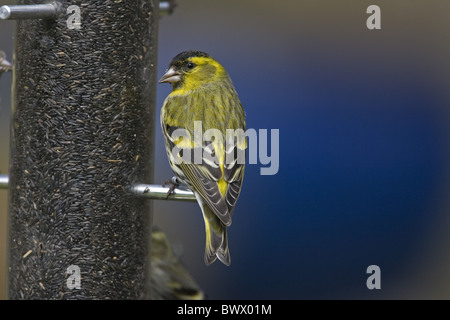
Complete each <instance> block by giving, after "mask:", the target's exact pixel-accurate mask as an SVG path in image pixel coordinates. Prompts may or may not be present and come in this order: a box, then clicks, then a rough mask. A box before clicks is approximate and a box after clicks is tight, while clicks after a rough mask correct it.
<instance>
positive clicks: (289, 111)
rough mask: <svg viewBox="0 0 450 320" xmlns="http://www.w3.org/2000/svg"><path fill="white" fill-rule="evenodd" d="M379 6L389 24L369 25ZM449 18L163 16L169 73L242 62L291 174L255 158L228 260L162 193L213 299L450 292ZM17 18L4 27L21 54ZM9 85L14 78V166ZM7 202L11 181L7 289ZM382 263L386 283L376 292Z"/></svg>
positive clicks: (248, 101) (194, 5)
mask: <svg viewBox="0 0 450 320" xmlns="http://www.w3.org/2000/svg"><path fill="white" fill-rule="evenodd" d="M6 3H11V2H8V1H3V0H0V5H1V4H6ZM372 4H376V5H378V6H380V8H381V30H368V29H367V27H366V19H367V18H368V17H369V15H368V14H366V9H367V7H368V6H369V5H372ZM449 13H450V2H449V1H448V0H442V1H440V0H433V1H425V0H403V1H401V0H397V1H387V0H386V1H382V0H379V1H365V0H340V1H335V0H309V1H286V0H284V1H283V0H281V1H267V0H258V1H256V0H248V1H211V0H178V7H177V8H176V9H175V12H174V13H173V15H171V16H165V17H163V18H162V19H161V20H160V26H159V57H158V59H159V65H158V70H159V71H158V76H162V74H163V73H164V70H165V68H166V67H167V65H168V63H169V61H170V59H171V58H172V57H173V56H175V55H176V54H177V53H179V52H181V51H183V50H187V49H198V50H203V51H206V52H208V53H210V54H211V55H212V56H213V57H215V58H216V59H217V60H219V61H220V62H221V63H222V64H223V65H224V66H225V68H226V69H227V71H228V72H229V74H230V76H231V78H232V80H233V82H234V84H235V86H236V89H237V91H238V93H239V96H240V98H241V101H242V103H243V105H244V108H245V110H246V113H247V126H248V128H254V129H256V130H258V129H269V130H270V129H279V130H280V170H279V172H278V173H277V174H276V175H274V176H261V175H260V173H259V170H260V167H261V166H260V165H248V166H247V168H246V176H245V179H244V186H243V191H242V194H241V197H240V199H239V201H238V204H237V208H236V211H235V213H234V215H233V224H232V226H231V227H230V228H229V245H230V251H231V258H232V264H231V266H230V267H229V268H227V267H225V266H223V265H221V264H220V263H215V264H213V265H212V266H210V267H206V266H205V265H204V263H203V252H204V241H205V239H204V238H205V235H204V225H203V220H202V217H201V213H200V209H199V208H198V206H197V205H196V204H194V203H174V202H165V201H156V202H155V203H154V223H155V224H156V225H158V226H159V227H161V228H162V229H163V230H164V231H165V232H166V233H167V235H168V238H169V239H170V241H171V242H172V244H173V245H174V247H175V249H176V251H177V252H178V253H179V254H180V256H181V259H182V261H183V262H184V264H185V265H186V267H187V268H188V269H189V271H190V272H191V273H192V275H193V277H194V278H195V279H196V281H197V282H198V283H199V285H200V287H201V288H202V289H203V290H204V291H205V293H206V295H207V297H208V298H211V299H330V298H333V299H358V298H368V299H372V298H373V299H379V298H382V299H405V298H414V299H417V298H424V299H430V298H433V299H448V298H449V297H450V275H449V272H448V270H450V254H449V252H450V233H449V232H448V230H449V228H450V215H449V211H450V126H449V124H450V95H449V90H448V88H449V84H450V81H449V80H450V62H449V56H450V20H449V19H448V15H449ZM12 28H13V23H11V22H5V21H0V50H4V51H5V52H6V53H7V55H8V57H9V58H10V59H11V58H12ZM80 32H82V30H81V31H80ZM10 81H11V75H10V74H5V75H3V76H2V77H1V78H0V96H1V102H0V103H1V105H0V150H1V153H0V171H1V172H2V173H7V172H8V157H9V105H10ZM157 90H158V97H157V111H156V112H157V117H156V119H157V123H156V124H155V126H156V150H155V154H156V165H155V183H162V182H164V181H165V180H167V179H168V178H169V177H171V176H172V172H171V170H170V167H169V165H168V163H167V159H166V154H165V150H164V145H163V139H162V136H161V132H160V128H159V111H160V108H161V105H162V103H163V101H164V98H165V97H166V96H167V95H168V94H169V93H170V86H168V85H158V88H157ZM6 208H7V192H6V191H4V190H3V191H0V217H1V220H0V236H1V237H0V285H1V287H2V288H4V285H5V284H4V274H5V269H6V267H5V261H4V258H5V241H6V235H5V232H6V227H5V223H6ZM372 264H375V265H379V266H380V268H381V290H368V289H367V287H366V279H367V277H368V276H369V275H368V274H366V269H367V267H368V266H369V265H372ZM0 297H4V291H3V290H2V291H0Z"/></svg>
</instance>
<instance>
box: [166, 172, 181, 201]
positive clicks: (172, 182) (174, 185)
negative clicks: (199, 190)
mask: <svg viewBox="0 0 450 320" xmlns="http://www.w3.org/2000/svg"><path fill="white" fill-rule="evenodd" d="M179 185H180V182H179V181H178V178H177V177H172V178H171V179H169V180H167V181H166V182H164V183H163V187H165V186H169V191H167V197H166V200H168V199H169V196H170V195H171V194H172V193H173V190H175V188H177V187H178V186H179Z"/></svg>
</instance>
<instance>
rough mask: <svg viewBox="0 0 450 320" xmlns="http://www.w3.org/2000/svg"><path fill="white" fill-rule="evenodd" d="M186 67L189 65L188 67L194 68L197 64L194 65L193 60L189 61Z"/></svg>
mask: <svg viewBox="0 0 450 320" xmlns="http://www.w3.org/2000/svg"><path fill="white" fill-rule="evenodd" d="M186 67H187V68H188V69H192V68H194V67H195V65H194V64H193V63H192V62H188V63H187V65H186Z"/></svg>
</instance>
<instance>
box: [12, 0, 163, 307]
mask: <svg viewBox="0 0 450 320" xmlns="http://www.w3.org/2000/svg"><path fill="white" fill-rule="evenodd" d="M24 2H26V3H27V4H30V1H19V4H18V5H21V4H22V3H24ZM31 2H34V1H31ZM33 4H37V2H36V3H33ZM73 4H77V5H78V6H72V5H73ZM70 6H72V7H70ZM69 7H70V8H71V10H67V9H68V8H69ZM57 8H58V10H60V13H59V14H58V15H57V16H56V17H54V18H52V19H42V18H41V19H31V18H28V19H27V20H18V21H17V25H16V31H15V46H16V47H15V58H14V70H13V102H12V112H11V113H12V119H11V159H10V176H9V178H10V179H9V190H10V192H9V235H8V237H9V249H8V251H9V255H8V298H9V299H145V298H147V297H148V288H149V283H150V279H149V278H150V277H149V270H150V268H149V261H150V259H149V254H150V236H151V235H150V230H151V201H148V200H145V199H144V198H139V197H136V196H133V195H131V194H130V193H129V192H128V191H127V187H128V186H129V185H132V184H135V183H142V182H151V181H153V149H154V148H153V146H154V123H155V119H154V117H155V91H156V54H157V29H158V2H157V1H150V0H145V1H144V0H143V1H135V0H122V1H113V0H106V1H105V0H97V1H89V0H86V1H82V2H76V3H74V2H73V1H59V4H58V6H57ZM66 10H67V11H66ZM78 13H79V15H78V16H77V14H78ZM74 15H75V16H74ZM74 22H75V23H74Z"/></svg>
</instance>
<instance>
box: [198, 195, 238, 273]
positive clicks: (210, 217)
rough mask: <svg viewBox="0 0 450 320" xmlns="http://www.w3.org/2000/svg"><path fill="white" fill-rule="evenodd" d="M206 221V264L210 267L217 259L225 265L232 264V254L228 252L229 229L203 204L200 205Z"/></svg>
mask: <svg viewBox="0 0 450 320" xmlns="http://www.w3.org/2000/svg"><path fill="white" fill-rule="evenodd" d="M200 207H201V208H202V212H203V219H204V220H205V232H206V247H205V263H206V265H210V264H211V263H213V262H214V261H216V258H219V260H220V261H222V263H223V264H225V265H227V266H229V265H230V264H231V258H230V252H229V250H228V238H227V227H226V226H225V225H224V224H223V223H222V221H220V219H219V218H218V217H216V215H215V214H214V212H212V211H211V209H209V207H208V206H207V205H206V204H205V203H202V204H201V205H200Z"/></svg>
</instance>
